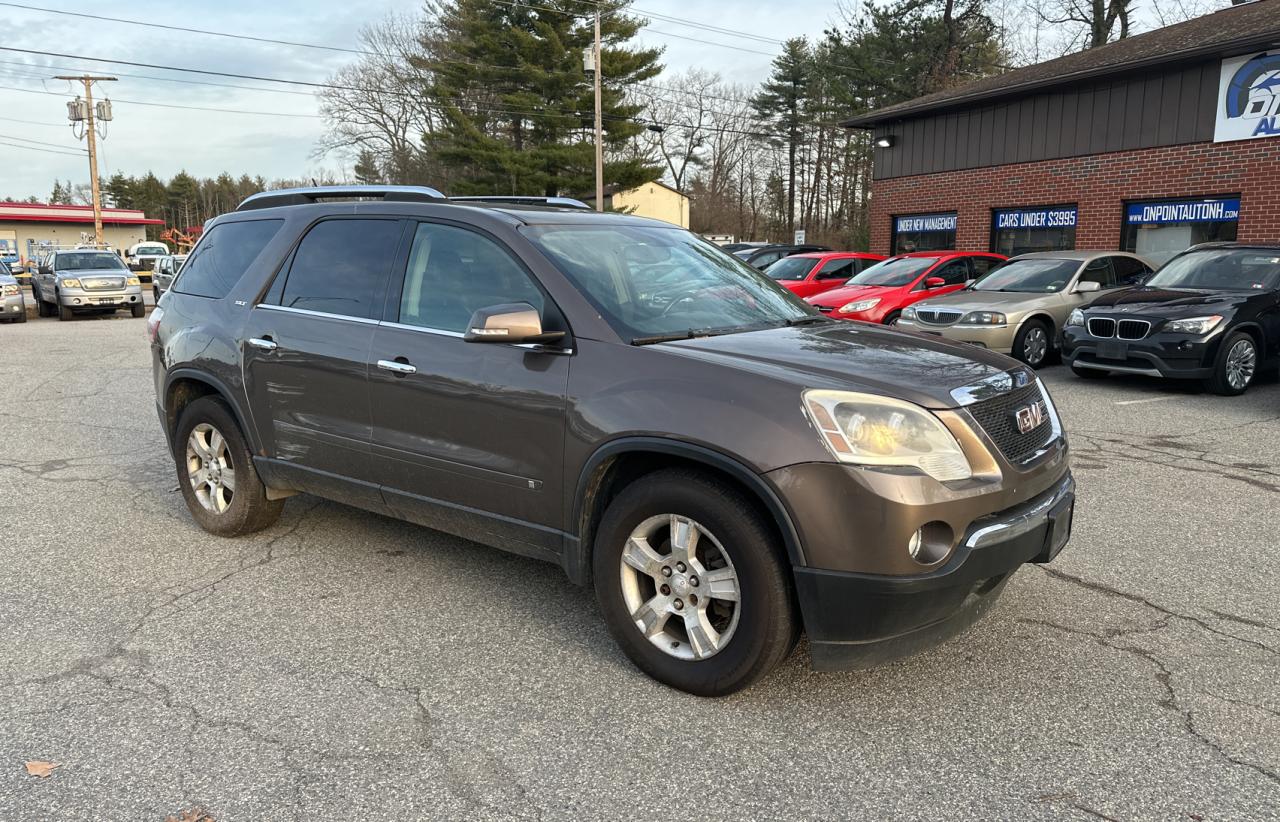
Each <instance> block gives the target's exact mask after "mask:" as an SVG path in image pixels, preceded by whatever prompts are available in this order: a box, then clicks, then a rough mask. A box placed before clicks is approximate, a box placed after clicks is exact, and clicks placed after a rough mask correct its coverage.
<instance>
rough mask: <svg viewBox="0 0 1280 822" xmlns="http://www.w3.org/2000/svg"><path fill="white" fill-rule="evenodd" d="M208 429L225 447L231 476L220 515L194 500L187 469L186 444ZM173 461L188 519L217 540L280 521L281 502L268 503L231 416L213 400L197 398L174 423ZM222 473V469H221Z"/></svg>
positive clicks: (247, 532) (213, 398)
mask: <svg viewBox="0 0 1280 822" xmlns="http://www.w3.org/2000/svg"><path fill="white" fill-rule="evenodd" d="M201 424H205V425H210V426H212V427H213V428H214V429H215V430H216V431H217V432H218V433H219V434H221V435H222V438H223V440H224V441H225V443H226V453H227V457H228V459H229V461H230V463H231V465H230V468H231V470H232V471H233V472H234V479H235V490H234V491H233V492H232V494H231V498H230V504H229V505H227V507H226V510H224V511H221V512H216V511H212V510H210V509H208V508H206V507H205V505H204V503H202V502H201V501H200V499H199V498H198V497H197V496H196V490H195V488H194V487H193V482H192V480H191V478H190V476H189V469H188V465H187V443H188V440H189V438H190V437H191V432H192V431H193V430H194V429H195V428H196V426H198V425H201ZM173 459H174V466H175V468H176V470H177V474H178V487H179V488H180V489H181V490H182V498H183V499H184V500H186V502H187V509H188V510H189V511H191V517H192V519H194V520H195V521H196V524H197V525H199V526H200V527H201V528H203V529H204V530H206V531H208V532H209V533H211V534H217V535H218V536H221V537H238V536H242V535H244V534H251V533H253V532H254V531H261V530H262V529H263V528H266V527H267V526H269V525H271V524H272V523H273V522H275V521H276V520H277V519H278V518H279V517H280V510H281V509H282V508H283V507H284V500H269V499H267V496H266V491H267V487H266V486H265V485H264V484H263V482H262V478H261V477H259V476H258V470H257V469H256V468H255V467H254V465H253V459H252V455H251V454H250V453H249V447H248V445H247V444H246V443H245V439H244V434H243V433H242V432H241V431H240V426H239V425H238V424H237V423H236V419H235V415H233V414H232V413H231V410H230V409H229V408H227V406H226V404H225V403H223V402H222V400H220V399H218V398H217V397H201V398H200V399H198V400H195V401H194V402H192V403H191V404H190V405H188V406H187V407H186V408H185V409H183V411H182V416H181V417H180V418H179V419H178V427H177V429H176V430H175V432H174V436H173ZM222 470H225V469H222Z"/></svg>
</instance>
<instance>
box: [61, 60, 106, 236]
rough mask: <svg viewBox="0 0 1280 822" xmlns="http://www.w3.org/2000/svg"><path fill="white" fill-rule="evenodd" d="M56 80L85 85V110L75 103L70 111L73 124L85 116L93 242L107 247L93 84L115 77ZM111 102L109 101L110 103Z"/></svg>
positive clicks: (63, 75)
mask: <svg viewBox="0 0 1280 822" xmlns="http://www.w3.org/2000/svg"><path fill="white" fill-rule="evenodd" d="M53 79H55V80H78V81H80V82H81V83H84V103H85V105H84V110H83V112H80V111H79V107H78V106H76V105H75V104H74V103H72V104H70V106H69V110H70V115H71V120H72V122H75V121H76V120H78V119H81V117H80V116H78V115H80V114H81V113H82V114H83V119H84V120H85V129H84V132H85V134H86V135H88V137H89V186H90V188H91V189H92V191H93V242H94V244H95V245H97V246H102V245H105V243H103V241H102V190H101V188H100V187H99V186H98V140H97V137H98V135H97V132H96V127H97V126H96V124H95V122H94V115H95V113H96V112H95V111H94V107H93V84H94V83H97V82H110V81H114V80H115V79H116V78H115V77H95V76H93V75H91V74H81V75H77V76H69V75H65V74H60V75H57V76H55V77H54V78H53ZM108 102H109V101H108ZM103 114H104V116H103V117H102V119H103V120H110V119H111V109H110V108H109V107H108V108H105V109H103Z"/></svg>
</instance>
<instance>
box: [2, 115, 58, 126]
mask: <svg viewBox="0 0 1280 822" xmlns="http://www.w3.org/2000/svg"><path fill="white" fill-rule="evenodd" d="M0 120H3V121H4V122H6V123H22V124H23V125H24V126H48V127H50V128H63V127H65V126H66V125H67V124H66V123H41V122H38V121H36V120H19V119H17V118H16V117H0Z"/></svg>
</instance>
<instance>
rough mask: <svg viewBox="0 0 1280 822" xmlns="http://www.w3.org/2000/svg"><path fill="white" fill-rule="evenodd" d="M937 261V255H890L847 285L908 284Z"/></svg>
mask: <svg viewBox="0 0 1280 822" xmlns="http://www.w3.org/2000/svg"><path fill="white" fill-rule="evenodd" d="M937 261H938V258H937V257H890V258H889V259H887V260H881V261H880V262H878V263H876V264H875V265H873V266H871V267H869V268H867V269H865V270H864V271H863V272H862V273H861V274H859V275H858V276H856V277H854V278H852V279H850V280H849V281H848V282H846V283H845V285H883V286H902V285H907V284H909V283H913V282H915V280H916V277H919V276H920V273H921V272H922V271H924V270H925V269H927V268H928V267H929V266H931V265H933V264H934V263H936V262H937Z"/></svg>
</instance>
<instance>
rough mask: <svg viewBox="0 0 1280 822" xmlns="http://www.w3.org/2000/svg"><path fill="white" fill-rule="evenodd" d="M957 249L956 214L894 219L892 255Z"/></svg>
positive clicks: (905, 215)
mask: <svg viewBox="0 0 1280 822" xmlns="http://www.w3.org/2000/svg"><path fill="white" fill-rule="evenodd" d="M955 247H956V213H955V212H954V211H952V212H948V213H945V214H903V215H900V216H894V218H893V245H892V248H891V253H893V254H904V253H906V252H908V251H946V250H948V249H952V248H955Z"/></svg>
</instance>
